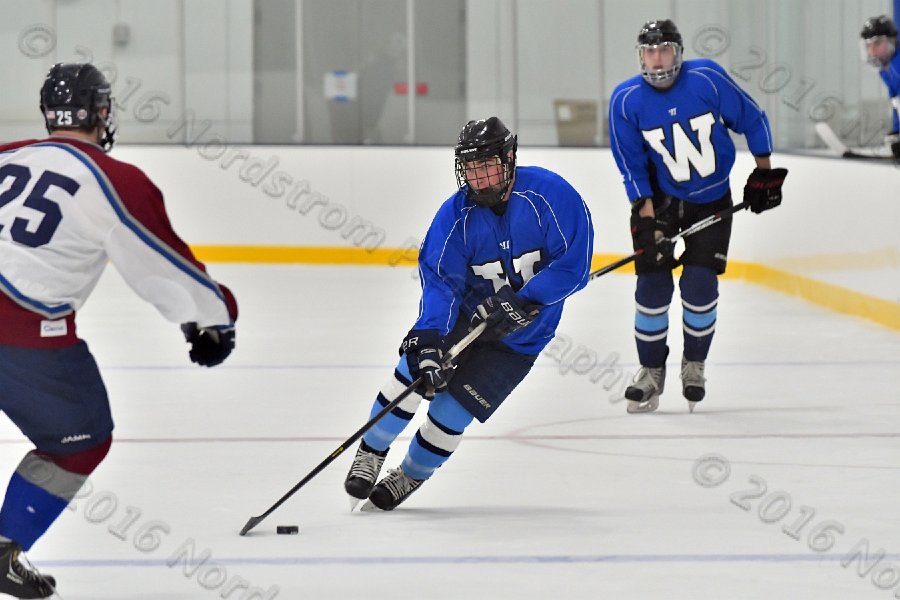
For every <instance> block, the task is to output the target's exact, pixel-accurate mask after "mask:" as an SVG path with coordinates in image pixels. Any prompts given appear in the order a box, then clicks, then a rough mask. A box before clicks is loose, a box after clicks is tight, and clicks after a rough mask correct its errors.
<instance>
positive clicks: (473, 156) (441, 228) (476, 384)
mask: <svg viewBox="0 0 900 600" xmlns="http://www.w3.org/2000/svg"><path fill="white" fill-rule="evenodd" d="M455 154H456V178H457V182H458V185H459V189H458V190H457V191H456V192H455V193H454V194H453V195H452V196H451V197H450V198H449V199H448V200H446V201H445V202H444V203H443V204H442V205H441V207H440V209H439V210H438V212H437V215H436V216H435V217H434V220H433V222H432V223H431V227H430V228H429V229H428V233H427V235H426V236H425V240H424V242H422V246H421V248H420V251H419V277H420V280H421V284H422V297H421V300H420V302H419V316H418V318H417V319H416V321H415V323H414V324H413V327H412V329H411V330H410V332H409V333H408V334H407V336H406V338H404V340H403V343H402V345H401V350H400V353H401V355H402V357H401V358H400V361H399V363H398V364H397V367H396V369H395V370H394V373H393V374H392V375H391V377H390V379H389V381H388V382H387V384H386V385H385V386H384V388H383V389H382V390H381V393H379V394H378V396H377V398H376V400H375V402H374V404H373V406H372V410H371V413H370V414H371V415H372V416H374V415H375V414H376V413H378V412H379V411H380V410H381V409H382V408H383V407H384V406H386V405H388V404H389V403H390V402H391V401H392V400H394V399H395V398H397V397H398V396H399V395H400V393H401V392H402V391H403V390H404V389H405V388H406V387H407V386H409V385H411V383H412V382H413V381H414V380H416V379H418V378H419V377H422V378H424V383H423V384H422V385H421V386H420V387H419V388H418V389H417V390H416V393H414V394H410V395H409V396H407V397H406V398H405V399H404V400H403V401H401V402H400V404H399V405H398V406H397V407H396V408H395V409H393V410H392V411H391V412H390V413H388V414H387V415H386V416H385V417H384V418H382V419H381V420H380V421H378V422H377V423H376V424H375V426H374V427H373V428H372V429H370V430H369V431H368V432H366V434H365V435H364V436H363V439H362V441H361V443H360V447H359V449H358V451H357V453H356V457H355V458H354V459H353V463H352V465H351V467H350V471H349V473H348V474H347V478H346V480H345V482H344V489H345V490H346V492H347V493H348V494H349V495H350V497H351V503H352V504H353V505H354V506H355V504H356V502H358V501H359V500H365V499H368V502H367V504H366V505H365V506H364V507H363V508H364V509H373V508H377V509H381V510H393V509H394V508H396V507H397V506H398V505H399V504H400V503H401V502H403V501H404V500H406V498H407V497H408V496H409V495H410V494H411V493H412V492H414V491H415V490H417V489H418V488H419V487H420V486H421V485H422V483H423V482H425V481H426V480H427V479H428V478H430V477H431V476H432V474H433V473H434V472H435V470H437V469H438V468H439V467H440V466H441V465H443V464H444V463H445V462H446V461H447V460H448V459H449V458H450V456H451V455H452V454H453V452H454V451H455V450H456V449H457V446H458V445H459V443H460V441H461V439H462V437H463V432H464V431H465V429H466V428H467V427H468V426H469V425H470V423H471V422H472V421H473V420H474V419H477V420H478V421H480V422H482V423H483V422H485V421H486V420H487V419H488V418H490V417H491V415H493V414H494V412H495V411H496V410H497V408H498V407H499V406H500V404H501V403H502V402H504V400H506V398H507V397H508V396H509V394H510V393H511V392H512V391H513V389H514V388H515V387H516V386H517V385H518V384H519V383H520V382H521V381H522V380H523V379H524V378H525V376H526V375H527V374H528V372H529V371H530V369H531V367H532V365H533V364H534V361H535V359H536V358H537V356H538V354H539V353H540V352H541V350H542V349H543V348H544V347H545V346H546V345H547V344H548V343H549V342H550V340H551V339H552V338H553V336H554V332H555V331H556V327H557V325H558V324H559V320H560V316H561V315H562V310H563V304H564V303H565V300H566V298H568V297H569V296H570V295H572V294H573V293H575V292H576V291H578V290H580V289H581V288H583V287H584V286H585V285H586V284H587V282H588V271H589V268H590V262H591V255H592V253H593V236H594V232H593V225H592V223H591V215H590V212H589V211H588V208H587V205H586V204H585V203H584V201H583V200H582V198H581V196H580V195H579V194H578V192H576V191H575V189H574V188H573V187H572V186H571V185H570V184H569V183H568V182H566V181H565V180H564V179H563V178H562V177H560V176H559V175H557V174H556V173H553V172H551V171H548V170H546V169H542V168H539V167H519V166H517V165H516V137H515V136H514V135H513V134H512V133H511V132H510V131H509V130H508V129H507V128H506V126H505V125H504V124H503V122H502V121H500V119H498V118H497V117H490V118H488V119H484V120H476V121H470V122H469V123H467V124H466V125H465V127H463V129H462V131H461V132H460V134H459V139H458V142H457V144H456V150H455ZM482 322H486V323H487V328H486V329H485V330H484V332H483V333H482V334H481V336H480V337H478V338H476V339H475V341H474V342H473V343H472V344H471V345H470V346H468V347H467V348H466V349H465V350H464V351H463V352H462V353H461V355H460V358H459V361H458V363H457V365H458V366H457V367H456V368H455V369H453V368H450V369H445V368H443V365H442V358H443V354H444V353H445V352H446V351H447V350H448V349H449V348H450V347H451V346H452V345H453V344H455V343H456V342H458V341H459V340H460V339H461V338H462V337H464V336H465V335H466V334H467V333H468V332H469V330H470V328H472V327H474V326H477V325H479V324H480V323H482ZM422 398H428V399H429V400H430V403H429V406H428V414H427V416H426V418H425V421H424V423H423V424H422V426H421V427H419V429H418V431H417V432H416V434H415V436H414V437H413V439H412V442H411V443H410V444H409V449H408V451H407V453H406V455H405V457H404V458H403V461H402V462H401V464H400V466H399V467H398V468H396V469H393V470H391V471H390V472H389V473H388V475H386V476H385V477H384V478H383V479H381V481H378V483H377V484H376V480H377V478H378V475H379V473H380V472H381V468H382V466H383V464H384V460H385V456H386V455H387V452H388V449H389V448H390V446H391V444H392V443H393V442H394V440H395V439H396V438H397V436H398V435H400V433H401V432H402V431H403V429H404V428H405V427H406V426H407V425H408V424H409V423H410V421H411V420H412V417H413V416H414V414H415V412H416V409H417V408H418V407H419V404H420V403H421V401H422Z"/></svg>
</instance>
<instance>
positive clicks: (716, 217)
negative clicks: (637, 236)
mask: <svg viewBox="0 0 900 600" xmlns="http://www.w3.org/2000/svg"><path fill="white" fill-rule="evenodd" d="M747 206H748V204H747V203H746V202H741V203H740V204H735V205H734V206H729V207H728V208H726V209H724V210H720V211H719V212H717V213H715V214H712V215H709V216H708V217H706V218H705V219H700V220H699V221H697V222H696V223H694V224H693V225H691V226H690V227H688V228H687V229H685V230H684V231H682V232H679V233H677V234H675V235H673V236H672V237H671V238H669V240H668V241H670V242H675V241H678V240H680V239H681V238H683V237H687V236H689V235H691V234H694V233H697V232H698V231H700V230H701V229H706V228H707V227H709V226H710V225H715V224H716V223H718V222H719V221H721V220H722V219H725V218H727V217H729V216H731V215H733V214H734V213H736V212H738V211H739V210H744V209H745V208H747ZM643 253H644V250H643V248H641V249H639V250H637V251H635V252H634V254H631V255H629V256H626V257H625V258H620V259H619V260H617V261H616V262H614V263H611V264H608V265H606V266H605V267H601V268H599V269H597V270H596V271H594V272H592V273H591V274H590V275H588V281H592V280H594V279H596V278H598V277H600V276H601V275H606V274H607V273H609V272H610V271H615V270H616V269H618V268H619V267H622V266H625V265H627V264H628V263H630V262H632V261H633V260H634V259H636V258H637V257H638V256H640V255H641V254H643Z"/></svg>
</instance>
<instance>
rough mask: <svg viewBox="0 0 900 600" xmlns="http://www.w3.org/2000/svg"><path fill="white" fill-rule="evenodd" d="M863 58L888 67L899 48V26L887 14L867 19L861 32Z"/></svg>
mask: <svg viewBox="0 0 900 600" xmlns="http://www.w3.org/2000/svg"><path fill="white" fill-rule="evenodd" d="M859 37H860V40H859V51H860V54H861V55H862V59H863V60H864V61H866V62H867V63H869V64H870V65H872V66H873V67H875V68H876V69H884V68H885V67H887V66H888V65H889V64H890V62H891V59H893V58H894V53H895V52H896V50H897V26H896V25H895V24H894V22H893V21H892V20H891V19H890V17H888V16H887V15H881V16H878V17H872V18H870V19H866V22H865V23H863V28H862V31H860V32H859Z"/></svg>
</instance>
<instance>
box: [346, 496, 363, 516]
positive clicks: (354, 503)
mask: <svg viewBox="0 0 900 600" xmlns="http://www.w3.org/2000/svg"><path fill="white" fill-rule="evenodd" d="M347 500H348V501H349V502H350V512H353V511H354V510H356V507H357V505H359V503H360V502H362V500H360V499H359V498H354V497H353V496H351V495H350V494H347Z"/></svg>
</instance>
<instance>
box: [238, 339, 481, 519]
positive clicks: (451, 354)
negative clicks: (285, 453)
mask: <svg viewBox="0 0 900 600" xmlns="http://www.w3.org/2000/svg"><path fill="white" fill-rule="evenodd" d="M486 327H487V323H480V324H479V325H478V326H477V327H475V329H473V330H472V331H470V332H469V333H468V334H467V335H466V337H464V338H463V339H461V340H459V341H458V342H456V343H455V344H454V345H453V346H452V347H451V348H450V350H448V351H447V356H446V358H445V359H444V367H445V368H446V367H450V366H452V365H453V362H454V361H455V360H456V357H457V356H459V354H460V352H462V351H463V350H464V349H465V348H466V346H468V345H469V344H471V343H472V342H474V341H475V338H477V337H478V336H479V335H481V333H482V332H483V331H484V330H485V328H486ZM423 380H424V378H422V377H419V378H417V379H416V380H415V381H413V382H412V383H411V384H409V385H408V386H407V387H406V389H405V390H403V391H402V392H400V395H399V396H397V397H396V398H394V399H393V400H391V402H390V403H389V404H388V405H387V406H385V407H384V408H382V409H381V410H380V411H379V412H378V414H377V415H375V416H374V417H372V418H371V419H369V421H368V422H367V423H366V424H365V425H363V426H362V427H360V428H359V429H358V430H357V431H356V433H354V434H353V435H351V436H350V437H349V438H347V439H346V440H344V443H342V444H341V445H340V446H338V447H337V449H335V451H334V452H332V453H331V454H329V455H328V458H326V459H325V460H323V461H322V462H320V463H319V465H318V466H317V467H316V468H315V469H313V470H312V471H310V472H309V474H307V475H306V477H304V478H303V479H301V480H300V481H299V482H298V483H297V485H295V486H294V487H292V488H291V489H290V491H288V493H287V494H285V495H284V496H282V497H281V499H280V500H278V502H276V503H275V504H273V505H272V506H271V507H269V510H267V511H266V512H264V513H263V514H261V515H259V516H258V517H250V520H249V521H247V524H246V525H244V527H243V529H241V535H247V532H249V531H250V530H251V529H253V528H254V527H256V526H257V525H259V524H260V522H262V520H263V519H265V518H266V517H268V516H269V515H270V514H272V513H273V512H274V511H275V509H277V508H278V507H279V506H281V505H282V504H284V503H285V501H286V500H287V499H288V498H290V497H291V496H293V495H294V494H295V493H296V492H297V491H298V490H299V489H300V488H302V487H303V486H304V485H306V484H307V483H309V480H310V479H312V478H313V477H315V476H316V475H318V474H319V473H320V472H321V471H322V469H324V468H325V467H327V466H328V465H330V464H331V463H332V462H333V461H334V459H336V458H337V457H338V456H340V455H341V454H343V453H344V450H346V449H347V448H348V447H349V446H351V445H352V444H353V443H354V442H356V440H358V439H359V438H361V437H362V436H363V434H365V433H366V432H367V431H368V430H370V429H371V428H372V427H374V426H375V424H376V423H377V422H378V421H380V420H381V419H382V417H384V416H385V415H386V414H388V413H389V412H391V411H392V410H394V409H395V408H396V407H397V406H398V405H399V404H400V403H401V402H403V400H404V399H405V398H406V397H407V396H409V395H410V394H411V393H412V392H413V390H415V389H416V388H417V387H419V385H420V384H421V383H422V381H423Z"/></svg>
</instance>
